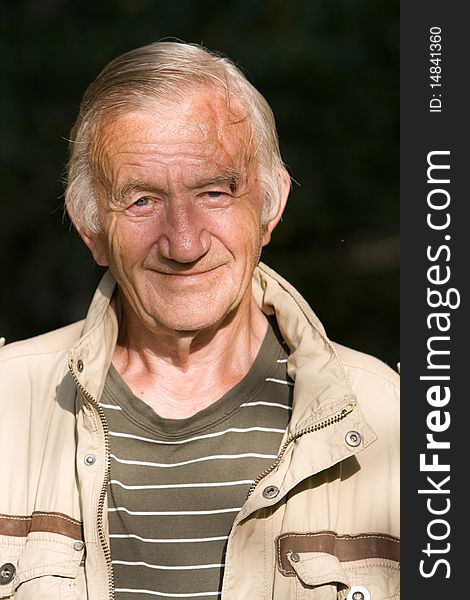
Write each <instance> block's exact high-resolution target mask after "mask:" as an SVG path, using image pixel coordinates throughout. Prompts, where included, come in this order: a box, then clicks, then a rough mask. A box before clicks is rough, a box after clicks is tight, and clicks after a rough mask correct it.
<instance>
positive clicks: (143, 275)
mask: <svg viewBox="0 0 470 600" xmlns="http://www.w3.org/2000/svg"><path fill="white" fill-rule="evenodd" d="M249 138H250V130H249V125H248V124H247V122H246V121H242V122H238V123H236V122H235V123H234V118H233V115H232V114H231V113H229V111H228V109H227V106H226V102H225V98H224V97H223V96H222V95H221V94H218V93H216V92H214V91H212V92H209V91H207V92H206V93H204V94H201V92H199V93H194V94H189V95H188V97H187V98H186V100H185V101H184V102H182V103H178V104H173V105H168V106H166V105H161V104H157V103H155V105H154V107H152V109H151V110H150V109H149V110H139V111H136V112H131V113H124V114H121V115H119V116H117V117H114V118H113V119H112V120H108V121H105V122H104V123H102V124H101V127H100V128H99V130H98V136H96V138H95V140H96V141H95V145H94V151H93V157H92V158H93V163H94V165H95V170H96V171H97V173H98V180H99V182H100V188H99V189H100V197H99V217H100V221H101V224H102V232H101V233H100V234H98V235H97V234H90V233H89V232H86V231H82V232H81V233H82V237H83V238H84V240H85V242H86V243H87V245H88V246H89V247H90V249H91V250H92V252H93V255H94V257H95V260H96V261H97V262H98V263H99V264H101V265H109V267H110V269H111V271H112V273H113V275H114V276H115V278H116V280H117V282H118V285H119V288H120V290H121V292H122V294H123V298H124V313H125V316H126V318H127V320H128V323H129V322H132V323H133V325H135V326H137V327H142V328H143V329H145V330H147V331H148V332H153V333H158V332H161V333H163V332H165V331H166V332H175V333H176V332H183V331H185V332H197V331H202V330H210V329H211V328H214V327H216V328H217V327H220V326H221V325H222V324H223V323H224V321H225V320H226V319H227V318H228V317H229V315H231V317H230V318H233V314H232V313H233V311H235V310H236V312H237V313H238V316H239V318H240V319H241V320H245V321H246V322H247V323H251V322H253V311H256V310H257V309H255V308H254V303H253V299H252V295H251V286H250V282H251V277H252V273H253V270H254V268H255V266H256V263H257V261H258V259H259V255H260V252H261V248H262V246H263V245H265V244H267V243H268V241H269V239H270V234H271V231H272V230H273V229H274V227H275V225H276V224H277V222H278V220H279V218H280V216H281V213H282V208H283V206H284V203H285V199H286V197H287V192H288V184H287V183H286V186H287V190H286V193H285V198H282V199H281V207H280V210H279V211H278V212H277V213H276V214H275V215H273V216H272V218H271V220H270V221H269V222H268V223H266V224H264V225H263V224H262V222H261V214H262V208H263V194H262V191H261V190H260V186H259V184H258V180H257V173H256V166H255V165H254V164H253V162H254V161H251V162H250V160H249V156H247V154H248V147H247V145H248V140H249ZM255 321H256V319H255Z"/></svg>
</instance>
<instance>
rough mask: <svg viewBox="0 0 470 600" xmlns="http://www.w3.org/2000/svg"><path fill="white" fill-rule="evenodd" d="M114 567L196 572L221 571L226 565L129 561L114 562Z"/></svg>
mask: <svg viewBox="0 0 470 600" xmlns="http://www.w3.org/2000/svg"><path fill="white" fill-rule="evenodd" d="M112 563H113V565H128V566H129V567H148V568H149V569H160V570H161V571H195V570H198V571H199V570H201V569H220V568H222V567H225V565H216V564H214V565H178V566H175V565H171V566H168V565H151V564H149V563H146V562H143V561H136V562H131V561H127V560H113V561H112Z"/></svg>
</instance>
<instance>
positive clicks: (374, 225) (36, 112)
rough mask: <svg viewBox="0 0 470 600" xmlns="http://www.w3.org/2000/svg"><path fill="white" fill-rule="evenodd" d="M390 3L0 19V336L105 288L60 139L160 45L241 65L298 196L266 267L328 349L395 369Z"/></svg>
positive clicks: (393, 4) (32, 4) (113, 6)
mask: <svg viewBox="0 0 470 600" xmlns="http://www.w3.org/2000/svg"><path fill="white" fill-rule="evenodd" d="M398 25H399V4H398V1H397V0H382V1H381V2H374V1H373V0H291V1H290V2H285V1H284V0H250V1H248V0H229V1H226V2H225V3H222V2H220V1H215V0H200V1H198V2H196V1H191V0H174V1H171V0H99V1H93V0H90V1H82V2H72V1H67V0H24V1H18V2H6V0H4V1H3V2H2V3H1V4H0V47H1V50H0V76H1V81H2V88H1V90H2V91H1V95H0V112H1V115H2V135H1V146H0V168H1V176H2V197H1V203H0V215H1V216H0V234H1V245H0V248H1V256H0V261H1V262H0V265H1V280H2V284H3V285H2V294H1V299H0V335H3V336H5V337H6V338H7V340H8V341H13V340H15V339H20V338H22V337H29V336H31V335H35V334H37V333H42V332H44V331H47V330H49V329H53V328H56V327H59V326H61V325H64V324H66V323H68V322H71V321H73V320H76V319H78V318H82V317H83V316H84V314H85V311H86V307H87V305H88V302H89V300H90V297H91V295H92V292H93V289H94V287H95V285H96V282H97V281H98V279H99V277H100V275H101V272H100V270H99V269H98V268H97V267H95V266H94V265H93V262H92V259H91V258H90V256H89V255H88V252H87V251H86V249H85V248H84V247H83V245H82V244H81V242H80V241H79V239H78V236H77V234H76V233H75V232H74V231H73V230H72V229H71V227H70V224H69V222H68V220H67V219H66V218H64V216H63V209H62V200H63V197H62V195H63V188H62V183H61V179H62V174H63V169H64V164H65V162H66V152H67V142H66V138H67V135H68V132H69V130H70V127H71V125H72V123H73V120H74V118H75V115H76V112H77V109H78V105H79V103H80V99H81V96H82V94H83V92H84V90H85V88H86V87H87V85H88V84H89V83H90V81H91V80H92V79H93V78H94V77H95V76H96V75H97V73H98V72H99V71H100V70H101V69H102V67H103V66H104V65H105V64H106V63H107V62H108V61H109V60H111V59H112V58H114V57H115V56H116V55H118V54H120V53H122V52H124V51H127V50H129V49H131V48H134V47H137V46H141V45H144V44H146V43H149V42H152V41H155V40H158V39H162V38H177V39H181V40H184V41H188V42H199V43H203V44H204V45H206V46H207V47H208V48H210V49H212V50H218V51H221V52H223V53H224V54H227V55H228V56H230V57H231V58H232V59H234V60H235V61H236V62H237V64H238V65H239V66H241V67H242V68H243V70H244V71H245V73H246V74H247V76H248V77H249V79H250V80H251V81H252V82H253V83H254V84H255V85H256V87H257V88H258V89H259V90H260V91H261V92H262V93H263V94H264V96H265V97H266V98H267V99H268V101H269V102H270V104H271V106H272V108H273V111H274V114H275V116H276V119H277V126H278V130H279V137H280V143H281V151H282V154H283V158H284V160H285V162H286V164H287V166H288V168H289V172H290V174H291V175H292V177H293V179H294V180H295V183H294V186H293V191H292V193H291V197H290V200H289V203H288V207H287V210H286V213H285V215H284V218H283V222H282V223H281V224H280V226H279V227H278V229H277V230H276V232H275V234H274V237H273V241H272V243H271V245H270V246H269V247H268V248H267V249H266V250H265V252H264V256H263V258H264V260H265V261H266V262H268V263H269V264H270V265H271V266H272V267H274V268H276V269H277V270H279V271H280V272H281V273H282V274H283V275H284V276H285V277H286V278H287V279H289V280H290V281H291V282H292V283H293V284H294V285H296V286H297V287H298V289H299V290H300V291H301V292H302V293H303V295H304V296H305V297H306V298H307V300H308V301H309V302H310V303H311V305H312V306H313V308H314V310H315V311H316V312H317V314H318V316H319V317H320V319H321V320H322V321H323V323H324V324H325V327H326V329H327V332H328V334H329V336H330V338H331V339H334V340H336V341H339V342H341V343H343V344H346V345H350V346H353V347H355V348H358V349H361V350H363V351H366V352H370V353H373V354H375V355H376V356H379V357H380V358H382V360H385V361H386V362H388V363H389V364H391V365H393V366H394V365H395V363H396V362H397V360H398V347H399V340H398V331H399V330H398V297H399V294H398V260H399V246H398V217H399V214H398V204H399V202H398V190H399V186H398V116H399V115H398V93H399V90H398V39H399V36H398Z"/></svg>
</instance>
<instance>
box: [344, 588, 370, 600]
mask: <svg viewBox="0 0 470 600" xmlns="http://www.w3.org/2000/svg"><path fill="white" fill-rule="evenodd" d="M346 600H370V593H369V590H368V589H367V588H365V587H364V586H362V585H355V586H353V587H352V588H351V589H350V591H349V594H348V595H347V597H346Z"/></svg>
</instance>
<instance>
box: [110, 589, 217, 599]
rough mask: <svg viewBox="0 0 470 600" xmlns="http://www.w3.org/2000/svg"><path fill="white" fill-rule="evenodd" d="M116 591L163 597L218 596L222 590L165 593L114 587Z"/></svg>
mask: <svg viewBox="0 0 470 600" xmlns="http://www.w3.org/2000/svg"><path fill="white" fill-rule="evenodd" d="M114 592H115V593H116V592H117V593H120V592H121V593H128V594H151V595H152V596H161V597H163V598H196V597H197V598H200V597H201V596H220V594H221V593H222V592H195V593H194V594H165V593H162V592H154V591H152V590H138V589H135V590H134V589H131V588H115V589H114Z"/></svg>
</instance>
